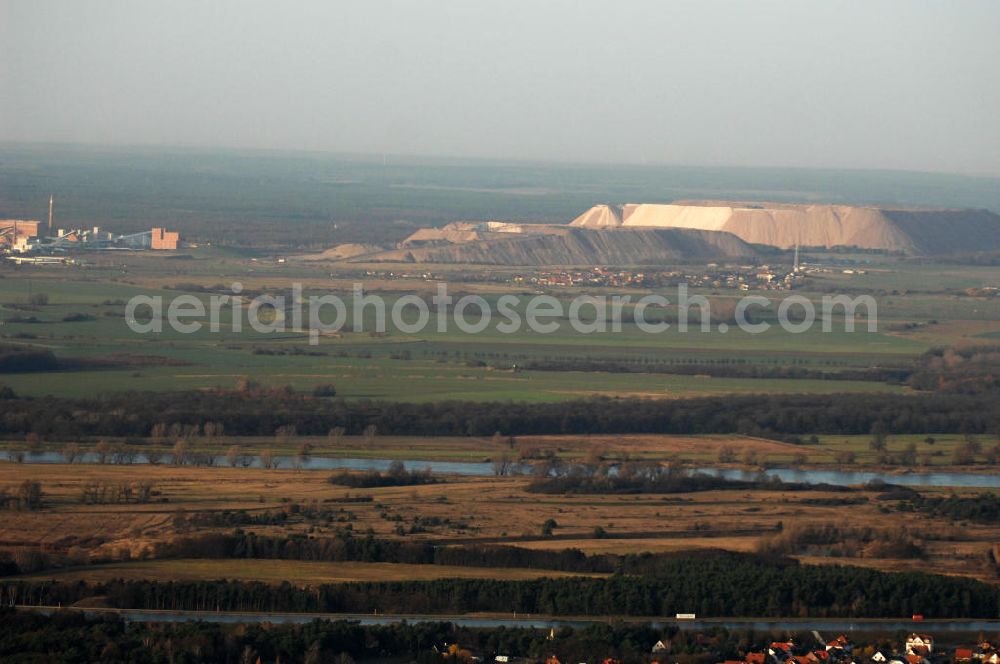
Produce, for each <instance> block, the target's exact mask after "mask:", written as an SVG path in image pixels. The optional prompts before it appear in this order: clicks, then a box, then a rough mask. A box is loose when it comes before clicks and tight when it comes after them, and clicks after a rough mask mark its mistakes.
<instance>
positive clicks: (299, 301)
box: [125, 282, 878, 345]
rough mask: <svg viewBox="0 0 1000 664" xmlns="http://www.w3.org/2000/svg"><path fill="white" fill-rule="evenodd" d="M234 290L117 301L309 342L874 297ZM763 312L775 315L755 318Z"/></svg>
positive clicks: (655, 328)
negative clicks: (726, 298) (729, 300)
mask: <svg viewBox="0 0 1000 664" xmlns="http://www.w3.org/2000/svg"><path fill="white" fill-rule="evenodd" d="M243 290H244V289H243V286H242V284H240V283H238V282H237V283H234V284H232V285H231V287H230V292H228V293H226V292H221V293H213V294H211V295H208V296H202V297H199V296H196V295H192V294H183V295H177V296H173V297H164V296H162V295H136V296H135V297H133V298H131V299H130V300H129V301H128V302H127V303H126V306H125V320H126V324H127V325H128V327H129V329H131V330H132V331H133V332H135V333H136V334H158V333H161V332H163V330H164V328H165V327H169V329H170V330H173V331H174V332H177V333H181V334H195V333H198V332H201V331H203V330H206V329H207V330H208V331H210V332H215V333H218V332H232V333H240V332H243V331H245V330H248V329H249V330H253V331H254V332H257V333H261V334H267V333H281V332H299V333H303V334H308V336H309V343H310V344H313V345H315V344H318V343H319V339H320V338H321V337H322V336H324V335H331V334H336V333H339V332H342V331H351V332H375V333H385V332H386V331H388V330H389V323H391V324H392V328H393V329H395V330H397V331H399V332H400V333H402V334H420V333H423V332H428V331H435V332H439V333H445V332H448V331H450V330H452V329H457V330H459V331H461V332H464V333H466V334H480V333H482V332H485V331H487V330H491V331H493V330H495V331H496V332H498V333H500V334H518V333H521V332H524V331H531V332H534V333H537V334H553V333H555V332H558V331H560V330H562V331H566V329H567V328H566V326H567V325H568V326H569V329H570V330H572V331H574V332H576V333H579V334H598V333H606V332H621V331H622V330H623V329H624V327H625V326H634V327H635V328H636V329H638V330H639V331H641V332H644V333H648V334H661V333H664V332H666V331H667V330H669V329H675V330H676V331H679V332H688V331H690V330H692V329H694V330H696V331H701V332H712V333H722V334H725V333H726V332H728V331H729V329H730V327H731V324H733V325H735V326H736V327H737V328H738V329H739V330H740V331H742V332H745V333H747V334H762V333H764V332H767V331H768V330H770V329H771V328H772V327H773V326H774V325H775V324H776V325H778V326H779V327H780V328H781V329H782V330H783V331H785V332H787V333H789V334H801V333H804V332H808V331H810V330H812V329H813V328H814V327H815V326H816V325H817V324H818V325H820V329H821V330H822V331H823V332H832V331H833V330H834V325H833V322H834V317H835V316H838V317H839V319H840V320H841V321H842V326H843V328H842V329H843V330H844V331H846V332H853V331H854V330H855V322H856V320H858V319H861V320H862V321H863V323H864V325H865V327H866V329H867V330H868V331H869V332H875V331H877V329H878V314H877V309H878V305H877V303H876V301H875V299H874V298H873V297H871V296H868V295H860V296H856V297H849V296H847V295H824V296H823V297H822V298H821V299H820V301H819V303H818V305H819V306H818V307H817V303H816V302H814V301H813V300H810V299H809V298H807V297H805V296H803V295H797V294H789V295H786V296H783V297H780V298H774V299H769V298H766V297H764V296H762V295H752V294H751V295H744V296H742V297H740V298H738V299H737V300H736V301H735V305H732V304H730V305H727V311H726V316H725V320H726V321H729V322H725V321H722V322H718V321H717V322H714V324H713V312H712V306H713V303H712V301H710V300H709V299H708V298H707V297H705V296H704V295H700V294H692V293H690V292H689V290H688V287H687V284H680V285H679V286H677V292H676V295H675V296H674V297H673V298H669V297H667V296H666V295H661V294H647V295H642V296H632V295H577V296H575V297H571V298H556V297H554V296H552V295H538V294H535V295H523V294H522V295H513V294H505V295H500V296H498V297H495V298H492V299H491V300H487V299H486V298H484V297H482V296H480V295H469V294H464V295H462V296H460V297H457V298H456V297H454V296H452V295H449V293H448V284H446V283H438V284H437V291H436V293H435V294H434V295H432V296H430V297H421V296H418V295H415V294H404V295H391V296H387V295H384V294H380V293H366V292H365V291H364V286H363V284H360V283H355V284H354V285H353V287H352V289H351V291H350V292H345V293H324V294H315V293H310V294H304V293H303V289H302V285H301V284H298V283H296V284H292V286H291V289H290V291H289V292H288V294H287V295H284V294H281V295H273V294H258V295H255V296H254V297H249V296H248V295H244V294H243ZM718 303H719V301H717V302H716V304H717V305H718ZM657 311H659V312H660V313H659V314H658V315H657V314H656V313H655V312H657ZM667 311H670V312H672V315H671V316H670V317H669V318H670V321H669V322H668V320H667V318H668V317H667V316H665V315H664V313H665V312H667ZM716 313H717V314H718V312H716ZM765 314H766V317H767V318H769V319H771V320H774V321H775V323H773V324H772V323H771V322H768V321H767V320H762V318H764V317H765Z"/></svg>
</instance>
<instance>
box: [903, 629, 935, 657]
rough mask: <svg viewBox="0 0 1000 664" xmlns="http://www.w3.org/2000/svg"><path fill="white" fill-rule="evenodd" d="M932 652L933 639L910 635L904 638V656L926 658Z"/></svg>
mask: <svg viewBox="0 0 1000 664" xmlns="http://www.w3.org/2000/svg"><path fill="white" fill-rule="evenodd" d="M932 652H934V637H932V636H928V635H927V634H910V635H909V636H908V637H906V654H907V655H921V656H923V657H926V656H927V655H929V654H931V653H932Z"/></svg>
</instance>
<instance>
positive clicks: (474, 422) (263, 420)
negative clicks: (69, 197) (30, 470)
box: [0, 390, 1000, 440]
mask: <svg viewBox="0 0 1000 664" xmlns="http://www.w3.org/2000/svg"><path fill="white" fill-rule="evenodd" d="M220 419H221V425H222V429H224V430H225V431H226V432H227V433H228V434H229V435H233V436H272V435H275V432H276V431H280V430H282V429H283V428H290V427H294V431H295V432H296V434H297V435H309V436H323V435H328V434H329V435H330V436H331V437H334V438H337V437H339V436H340V435H343V433H347V434H355V435H358V434H363V435H365V436H366V438H368V437H373V436H374V433H373V432H374V431H376V430H377V431H378V432H379V433H383V434H392V435H443V436H465V435H475V436H490V435H492V434H493V433H494V432H498V431H499V432H501V433H502V434H504V435H520V434H597V433H620V434H627V433H667V434H709V433H740V434H746V435H759V436H770V437H783V438H789V439H792V440H797V439H798V437H799V436H808V435H812V434H816V433H827V434H869V433H870V432H871V431H872V430H873V428H875V427H876V426H879V427H882V428H883V430H885V431H886V432H888V433H890V434H925V433H973V434H989V435H997V434H998V433H1000V400H998V399H995V398H993V395H989V394H939V393H936V394H925V395H899V394H877V395H876V394H833V395H808V394H786V395H778V394H775V395H766V394H757V395H726V396H717V397H702V398H692V399H676V400H652V399H636V398H592V399H582V400H575V401H566V402H560V403H521V402H486V403H478V402H467V401H449V402H437V403H400V402H379V401H366V400H357V401H345V400H342V399H334V400H331V399H327V398H313V397H311V396H308V395H301V394H294V393H266V394H259V393H255V392H234V391H228V390H219V391H215V392H201V391H190V392H125V393H115V394H111V395H105V396H100V397H96V398H88V399H79V398H57V397H42V398H13V399H6V400H5V401H4V408H3V410H2V412H0V435H5V436H13V435H25V434H27V433H35V434H36V435H40V436H44V437H46V438H49V439H61V440H73V439H81V438H84V437H98V436H115V437H130V436H131V437H148V436H150V435H152V434H155V433H158V432H154V431H153V429H154V427H158V425H160V424H161V423H162V422H164V421H170V422H175V423H178V424H179V426H181V427H185V426H187V427H202V430H204V429H203V427H204V425H205V424H206V423H209V422H219V421H220ZM334 432H342V433H339V434H338V433H334Z"/></svg>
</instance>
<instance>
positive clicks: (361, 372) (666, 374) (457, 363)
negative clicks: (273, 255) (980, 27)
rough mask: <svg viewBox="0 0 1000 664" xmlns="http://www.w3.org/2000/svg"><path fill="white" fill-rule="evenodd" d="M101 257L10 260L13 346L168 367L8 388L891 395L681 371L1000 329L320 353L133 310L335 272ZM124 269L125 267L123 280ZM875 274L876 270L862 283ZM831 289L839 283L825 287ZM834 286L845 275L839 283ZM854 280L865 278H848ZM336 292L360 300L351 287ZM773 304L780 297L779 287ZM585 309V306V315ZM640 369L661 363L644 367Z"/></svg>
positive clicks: (901, 303)
mask: <svg viewBox="0 0 1000 664" xmlns="http://www.w3.org/2000/svg"><path fill="white" fill-rule="evenodd" d="M91 259H92V261H91V262H92V264H90V265H89V266H86V267H81V266H55V267H51V266H50V267H33V266H21V267H19V268H12V266H10V265H5V266H4V267H3V268H2V271H0V275H2V277H3V278H2V280H0V284H2V286H3V288H2V289H0V322H2V325H0V335H2V337H0V342H2V343H6V344H17V345H20V346H25V347H35V348H42V349H47V350H50V351H52V352H53V353H55V354H56V355H57V356H58V357H63V358H77V359H95V358H97V359H103V360H115V359H116V358H118V359H120V357H121V355H122V354H123V353H125V354H129V355H132V356H147V357H154V358H159V359H156V360H146V361H138V362H133V363H131V364H129V365H127V366H119V367H112V368H102V369H87V370H79V369H77V370H71V371H58V372H47V373H7V374H4V375H2V382H3V383H4V384H7V385H10V386H11V387H12V388H14V389H15V390H16V391H17V392H18V393H21V394H25V395H45V394H54V395H66V396H86V395H92V394H94V393H96V392H107V391H119V390H148V389H154V390H185V389H200V388H211V387H223V388H228V387H232V386H233V385H234V384H235V382H236V381H237V380H238V379H239V378H240V377H241V376H250V377H252V378H254V379H255V380H258V381H260V382H261V383H263V384H267V385H275V386H283V385H291V386H292V387H293V388H295V389H296V390H303V391H309V390H311V389H312V388H313V387H315V386H316V385H320V384H333V385H335V386H336V388H337V392H338V395H339V396H342V397H345V398H349V399H362V398H368V399H394V400H400V399H401V400H413V401H438V400H448V399H471V400H509V399H513V400H526V401H554V400H563V399H572V398H578V397H581V396H585V395H593V394H619V395H637V396H649V397H659V398H675V397H685V396H693V395H714V394H742V393H793V392H807V393H833V392H866V391H871V392H887V391H899V390H902V389H903V388H902V387H900V386H895V385H890V384H887V383H884V382H875V381H859V380H826V379H820V378H819V377H809V378H802V379H791V378H780V377H764V378H745V377H725V376H716V377H709V376H707V375H680V374H677V373H671V372H670V365H672V364H686V363H698V364H708V365H719V364H722V365H725V364H737V363H739V364H750V365H753V366H758V367H765V368H772V369H773V368H779V367H782V366H789V365H790V366H795V367H802V368H807V369H810V370H813V371H820V372H823V373H824V374H827V373H829V372H835V371H837V370H839V369H844V368H849V367H859V368H865V367H879V366H882V367H885V366H889V367H901V366H906V365H907V364H908V363H910V362H912V361H913V359H914V358H915V357H917V356H918V355H919V354H921V353H923V352H924V351H925V350H927V349H928V348H930V347H932V346H935V345H951V344H955V343H965V342H968V341H970V340H973V341H974V340H977V339H989V338H990V336H989V335H991V334H993V333H994V332H995V330H996V329H997V327H998V326H1000V320H998V319H1000V307H995V306H990V303H989V302H984V301H982V300H981V299H978V298H970V297H962V296H958V295H955V294H954V293H953V292H948V293H937V292H931V291H920V292H917V293H914V294H912V295H906V296H902V295H898V294H885V292H880V294H879V296H878V298H877V302H878V304H879V307H880V309H879V330H878V331H877V332H868V331H867V329H866V327H865V326H864V325H863V324H859V325H858V326H857V327H856V329H855V331H853V332H847V331H845V330H844V321H843V320H841V319H836V318H835V319H834V321H833V322H834V325H833V331H831V332H823V331H822V329H821V327H820V326H819V325H818V324H817V325H814V326H813V328H812V329H810V330H809V331H808V332H806V333H802V334H790V333H788V332H786V331H784V330H782V329H781V328H780V327H778V326H777V325H776V324H775V323H774V320H773V318H772V319H770V321H769V322H771V323H772V327H771V329H770V330H768V331H767V332H765V333H762V334H750V333H747V332H744V331H741V330H739V329H738V328H736V327H735V326H732V327H731V328H730V329H729V330H728V331H727V332H725V333H723V332H721V331H720V330H721V328H720V327H719V326H718V325H715V324H713V325H712V326H711V329H710V331H707V332H702V331H701V330H700V327H699V326H698V325H697V324H696V323H693V324H691V325H690V329H689V330H688V331H687V332H680V331H678V330H677V326H676V325H674V326H672V327H671V328H670V329H669V330H667V331H666V332H662V333H657V334H650V333H647V332H643V331H641V330H640V329H638V327H637V326H635V325H634V324H633V323H631V322H629V321H628V319H627V318H626V322H625V323H624V324H623V327H622V329H621V331H618V332H613V331H607V332H597V333H589V334H582V333H580V332H578V331H576V330H574V329H573V328H572V327H571V326H570V325H569V323H568V321H567V320H565V319H558V318H556V319H555V321H556V322H557V324H558V330H557V331H556V332H554V333H551V334H542V333H538V332H532V331H531V330H529V329H527V327H526V326H523V327H522V330H521V331H519V332H518V333H516V334H503V333H501V332H500V331H498V330H497V329H496V325H497V324H498V323H499V322H501V319H500V318H499V317H497V316H495V317H494V319H493V321H492V323H491V325H490V326H488V327H487V328H486V329H485V330H483V331H482V332H481V333H478V334H468V333H466V332H463V331H461V330H459V329H457V326H456V325H455V324H454V320H453V319H449V329H448V330H447V331H445V332H438V331H437V329H436V326H435V323H434V320H435V319H434V318H433V317H432V321H431V324H430V325H428V326H427V327H426V328H425V329H424V330H422V331H421V332H419V333H418V334H412V333H404V332H401V331H399V330H398V329H395V328H394V327H393V325H392V322H391V316H390V317H389V327H388V329H387V331H386V332H385V333H384V334H379V335H374V336H373V335H372V334H370V333H369V332H368V331H367V330H371V329H374V327H375V325H374V323H375V320H374V312H373V310H371V309H370V308H369V309H367V310H366V311H365V317H364V321H365V330H366V331H358V332H353V331H344V332H342V333H341V334H339V335H337V336H324V337H321V338H320V339H319V343H318V344H317V345H315V346H314V345H310V343H309V340H308V337H307V335H306V334H304V333H300V332H294V331H287V332H274V333H261V332H257V331H254V330H252V329H250V328H249V327H248V326H247V325H246V323H244V329H243V330H242V331H241V332H234V331H233V330H232V329H231V327H232V322H231V315H230V313H231V312H230V310H229V309H228V308H223V309H222V315H221V318H220V325H221V330H220V331H219V332H217V333H212V332H210V331H209V330H208V328H207V326H206V327H203V329H202V330H201V331H199V332H196V333H193V334H181V333H179V332H177V331H174V330H171V329H170V328H169V326H165V327H164V331H163V332H162V333H160V334H145V335H142V334H137V333H135V332H133V331H131V330H130V329H129V327H128V326H127V325H126V323H125V319H124V309H125V306H124V302H125V301H126V300H128V299H129V298H130V297H132V296H134V295H139V294H143V295H155V296H162V297H163V298H164V300H165V301H166V302H169V299H170V298H171V297H174V296H177V295H181V294H193V295H195V296H196V297H198V298H199V299H200V300H202V301H203V302H205V303H206V306H207V302H208V297H209V293H206V292H201V291H198V290H194V291H192V288H193V287H192V286H185V284H201V285H199V286H198V288H204V287H206V285H207V286H208V287H212V285H213V284H228V283H231V281H232V280H237V279H244V280H245V281H247V288H253V289H254V292H267V293H271V294H275V295H281V294H284V295H286V296H287V295H288V294H289V288H290V284H291V283H292V282H293V281H298V280H302V281H304V282H305V283H306V284H307V288H306V295H310V294H324V293H326V292H327V291H326V290H325V289H324V288H322V286H321V285H322V283H323V282H324V276H323V274H324V272H323V270H324V268H316V267H311V266H308V265H298V264H295V265H291V266H286V265H284V264H276V263H269V264H260V263H257V262H254V261H250V260H248V259H240V258H232V257H230V258H228V259H226V260H227V262H225V263H223V262H222V259H220V257H219V252H218V251H217V250H214V249H206V250H199V251H195V252H194V253H193V254H192V257H191V258H190V259H189V260H183V261H170V260H167V259H164V258H163V257H161V256H156V255H143V254H128V255H124V256H122V255H118V254H115V255H114V256H113V257H112V256H108V255H107V254H98V255H95V256H93V257H91ZM122 264H125V265H128V267H127V269H126V270H124V271H123V270H122V268H121V267H120V266H121V265H122ZM890 267H891V268H892V269H891V270H890V269H889V267H886V268H885V271H884V272H880V273H878V274H883V275H886V274H890V275H895V274H897V269H899V268H898V266H896V265H895V264H891V266H890ZM220 268H225V269H224V270H220ZM247 270H252V271H253V272H252V275H251V276H249V277H248V278H247V277H241V276H240V274H239V273H240V272H241V271H247ZM905 271H906V273H907V274H910V273H913V274H918V275H923V277H924V278H925V280H931V276H930V274H929V273H930V272H931V270H930V269H917V268H915V267H913V266H911V265H907V266H906V267H905ZM875 274H876V272H875V271H874V270H873V271H872V272H871V273H870V275H863V276H865V277H866V278H868V277H869V276H871V275H875ZM948 274H950V275H952V276H951V278H952V279H953V280H954V281H955V283H960V284H961V285H964V286H968V285H970V284H981V283H983V282H984V281H986V280H988V278H989V271H988V270H984V269H982V268H975V267H966V268H963V267H961V266H954V267H951V268H949V271H948ZM872 278H874V277H872ZM325 279H327V280H329V277H325ZM823 279H826V277H823V278H822V279H819V280H818V283H822V281H823ZM829 279H831V280H834V281H843V280H844V279H843V277H842V275H836V274H834V275H833V276H832V277H830V278H829ZM908 279H909V280H910V281H911V282H912V283H917V282H918V281H919V280H918V279H916V277H914V276H913V275H912V274H910V276H909V277H908ZM331 283H335V284H336V285H340V284H341V283H342V282H339V281H338V282H331ZM851 285H852V286H853V285H856V284H854V282H851ZM164 286H169V287H170V288H169V289H166V288H163V287H164ZM449 286H450V288H451V292H452V293H455V294H456V297H457V296H460V294H461V293H462V292H467V290H468V289H469V288H474V289H475V291H476V292H483V293H484V294H485V297H486V299H487V301H489V302H491V304H493V303H495V301H496V298H497V297H498V296H499V293H501V292H507V293H510V292H511V289H509V288H504V287H502V286H496V287H484V286H483V285H479V284H477V285H465V284H462V283H460V282H456V283H451V284H449ZM366 287H368V288H370V289H376V288H380V289H382V293H384V295H385V298H386V306H387V307H388V308H389V309H390V310H391V306H392V304H393V302H395V301H396V298H398V297H399V296H400V295H402V294H404V293H405V292H418V293H424V294H428V293H430V292H432V291H433V288H434V285H433V284H420V283H418V284H417V285H416V286H414V285H412V284H411V283H410V282H398V283H397V282H393V281H382V282H378V283H370V284H366ZM491 288H492V290H491ZM886 288H888V286H886ZM185 289H187V290H185ZM391 289H396V290H395V291H393V290H391ZM582 292H584V291H582V290H579V289H554V290H551V291H550V294H552V295H555V296H556V297H557V298H559V299H560V301H562V302H563V303H564V305H565V304H568V301H569V298H570V297H573V296H575V295H579V294H581V293H582ZM586 292H588V293H591V292H593V293H598V294H600V293H602V292H605V293H606V292H610V291H608V290H607V289H603V290H602V289H595V290H594V291H586ZM651 292H658V293H659V294H663V295H666V296H667V297H671V296H672V295H673V293H671V292H670V291H669V290H667V289H662V290H660V291H648V290H632V291H628V292H624V293H623V294H626V295H630V296H632V298H633V301H634V300H635V299H638V298H639V297H641V296H642V295H645V294H649V293H651ZM803 293H805V294H806V295H807V296H808V297H810V299H812V300H813V301H815V302H817V303H818V302H819V298H820V297H821V295H822V294H821V293H819V292H815V291H813V292H809V291H803ZM38 294H44V295H45V296H46V297H47V304H43V305H30V304H28V303H29V301H30V299H31V297H32V296H33V295H34V296H37V295H38ZM335 294H338V295H340V296H341V297H342V298H344V299H345V300H346V301H347V302H348V305H349V304H350V298H349V296H348V294H347V293H345V292H344V291H343V290H340V291H335ZM697 294H703V295H705V296H706V297H709V298H710V299H711V301H712V304H713V306H720V307H723V308H724V307H726V306H729V307H731V302H732V300H733V299H734V298H736V297H738V296H739V294H738V293H733V292H725V291H711V290H704V289H703V290H702V291H699V292H698V293H697ZM767 295H768V296H769V297H770V298H772V299H777V298H780V297H781V296H782V293H780V292H779V293H767ZM520 296H521V300H520V304H519V305H518V307H515V310H516V311H517V312H518V314H519V315H521V316H522V317H523V315H524V303H525V302H526V300H527V296H528V294H527V293H524V292H521V293H520ZM772 309H773V307H772ZM588 313H590V312H589V311H587V310H585V311H584V314H585V315H587V314H588ZM765 314H766V315H773V314H771V313H768V312H765ZM352 318H353V312H352V311H351V309H350V308H348V321H351V320H352ZM467 319H469V318H468V317H467ZM469 320H471V319H469ZM764 320H768V319H767V318H765V319H764ZM913 323H916V324H918V325H919V326H918V327H916V328H915V329H913V330H904V331H902V332H900V330H903V327H902V326H905V325H906V324H913ZM538 361H542V362H553V361H554V362H562V363H572V362H574V361H588V362H594V361H597V362H612V363H615V362H617V363H630V364H631V365H635V366H638V367H639V368H638V369H636V370H634V371H632V372H628V373H608V372H594V371H569V370H560V371H552V370H546V371H534V370H523V365H525V364H530V363H531V362H538ZM643 364H646V365H650V366H651V367H655V369H649V370H645V369H643V368H642V365H643ZM515 365H522V370H517V371H515V370H512V367H514V366H515Z"/></svg>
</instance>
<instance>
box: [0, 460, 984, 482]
mask: <svg viewBox="0 0 1000 664" xmlns="http://www.w3.org/2000/svg"><path fill="white" fill-rule="evenodd" d="M165 456H166V455H165ZM275 458H276V459H277V460H278V462H279V468H291V467H292V458H291V457H283V456H279V457H275ZM0 460H6V461H10V460H11V459H10V453H9V452H0ZM213 462H214V464H215V465H216V466H225V465H226V464H227V462H226V459H225V457H224V456H221V455H219V456H215V457H213ZM392 462H393V459H357V458H333V457H310V459H309V462H308V463H307V464H305V465H304V466H303V469H305V470H377V471H384V470H386V469H387V468H388V467H389V464H391V463H392ZM24 463H28V464H31V463H65V460H64V459H63V456H62V455H61V454H59V453H58V452H41V453H38V454H29V453H25V455H24ZM76 463H86V464H95V463H98V457H97V455H96V454H94V453H92V452H90V453H87V454H82V455H81V456H80V457H78V458H77V460H76ZM135 463H137V464H148V463H149V459H147V458H146V457H145V455H143V454H137V455H136V458H135ZM405 463H406V466H407V468H409V469H410V470H422V469H424V468H429V469H430V470H431V471H432V472H434V473H440V474H450V475H466V476H474V477H486V476H490V475H492V474H493V466H492V464H489V463H485V462H475V461H406V462H405ZM260 465H261V464H260V458H259V457H256V456H254V457H251V458H250V467H254V468H259V467H260ZM695 470H696V471H698V472H703V473H708V474H712V475H720V476H722V477H725V478H727V479H734V480H753V479H756V478H758V477H760V476H761V474H763V475H765V476H767V477H776V478H778V479H780V480H781V481H783V482H801V483H804V484H835V485H838V486H858V485H862V484H867V483H869V482H871V481H873V480H880V481H882V482H886V483H887V484H899V485H903V486H912V487H949V486H955V487H966V488H983V489H998V488H1000V475H998V474H992V473H991V474H987V473H963V472H929V473H925V472H906V473H884V472H875V471H847V470H822V469H796V468H769V469H767V470H763V471H751V470H742V469H738V468H713V467H702V468H696V469H695Z"/></svg>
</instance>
